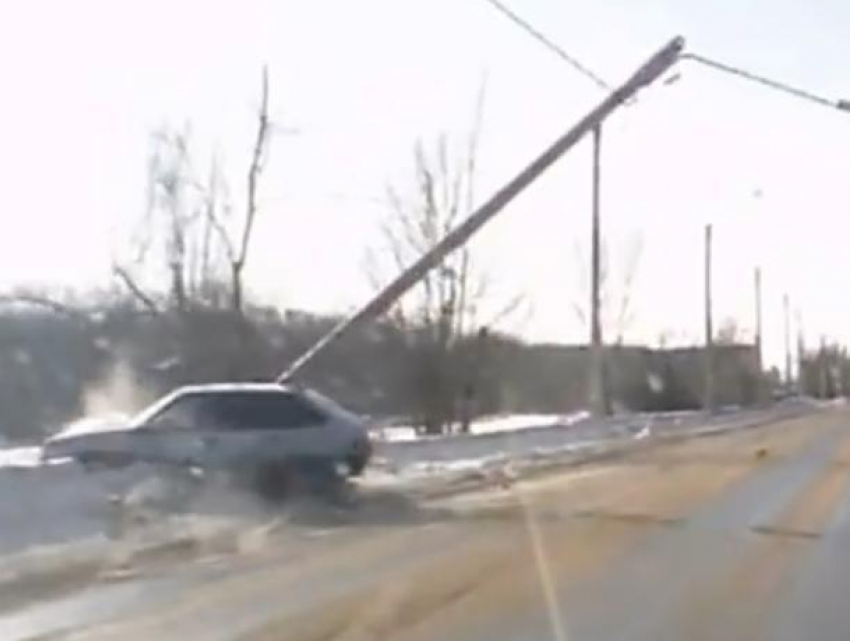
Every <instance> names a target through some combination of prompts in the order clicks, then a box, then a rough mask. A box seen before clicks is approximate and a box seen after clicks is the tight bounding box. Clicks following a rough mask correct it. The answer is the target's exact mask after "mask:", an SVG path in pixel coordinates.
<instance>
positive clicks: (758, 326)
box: [755, 267, 762, 380]
mask: <svg viewBox="0 0 850 641" xmlns="http://www.w3.org/2000/svg"><path fill="white" fill-rule="evenodd" d="M755 285H756V335H755V347H756V367H757V368H758V375H759V380H761V374H762V353H761V268H760V267H756V273H755Z"/></svg>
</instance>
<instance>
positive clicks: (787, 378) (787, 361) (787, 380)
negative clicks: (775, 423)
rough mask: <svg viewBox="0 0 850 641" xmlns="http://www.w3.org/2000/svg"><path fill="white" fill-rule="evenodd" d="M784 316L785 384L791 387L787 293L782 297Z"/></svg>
mask: <svg viewBox="0 0 850 641" xmlns="http://www.w3.org/2000/svg"><path fill="white" fill-rule="evenodd" d="M782 306H783V309H784V316H785V385H786V386H787V387H788V388H789V389H790V387H791V311H790V303H789V301H788V294H785V295H784V296H783V297H782Z"/></svg>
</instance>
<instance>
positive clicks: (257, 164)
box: [234, 67, 269, 270]
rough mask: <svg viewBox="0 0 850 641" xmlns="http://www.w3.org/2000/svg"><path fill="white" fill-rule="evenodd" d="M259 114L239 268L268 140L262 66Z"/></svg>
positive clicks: (265, 82)
mask: <svg viewBox="0 0 850 641" xmlns="http://www.w3.org/2000/svg"><path fill="white" fill-rule="evenodd" d="M260 101H261V102H260V115H259V118H258V123H257V137H256V139H255V140H254V151H253V154H252V155H251V165H250V167H249V168H248V205H247V209H246V211H245V227H244V228H243V230H242V241H241V243H240V244H239V255H238V257H237V260H236V261H235V263H234V266H236V265H238V267H237V268H238V269H239V270H241V269H242V268H243V267H244V266H245V261H246V260H247V258H248V247H249V245H250V242H251V233H252V231H253V229H254V221H255V219H256V217H257V181H258V179H259V177H260V174H261V173H262V171H263V160H264V155H265V150H266V143H267V140H268V130H269V70H268V67H263V88H262V97H261V99H260Z"/></svg>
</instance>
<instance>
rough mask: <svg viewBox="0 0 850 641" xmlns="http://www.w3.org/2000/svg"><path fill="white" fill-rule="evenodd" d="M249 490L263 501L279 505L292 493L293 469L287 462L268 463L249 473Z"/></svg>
mask: <svg viewBox="0 0 850 641" xmlns="http://www.w3.org/2000/svg"><path fill="white" fill-rule="evenodd" d="M250 476H251V478H250V487H251V490H252V491H254V492H256V494H257V495H258V496H259V497H260V498H262V499H263V500H265V501H269V502H270V503H280V502H282V501H284V500H285V499H286V498H287V496H289V495H290V494H291V493H292V489H293V469H292V466H291V464H290V463H289V462H288V461H270V462H268V463H263V464H261V465H259V466H258V467H256V468H255V469H254V470H253V472H252V473H251V475H250Z"/></svg>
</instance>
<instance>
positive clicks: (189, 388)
mask: <svg viewBox="0 0 850 641" xmlns="http://www.w3.org/2000/svg"><path fill="white" fill-rule="evenodd" d="M298 391H299V390H298V388H296V387H292V386H289V385H280V384H278V383H205V384H202V385H184V386H183V387H178V388H177V389H175V390H174V391H173V392H172V395H174V396H177V395H182V394H228V393H245V392H249V393H280V392H289V393H297V392H298Z"/></svg>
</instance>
